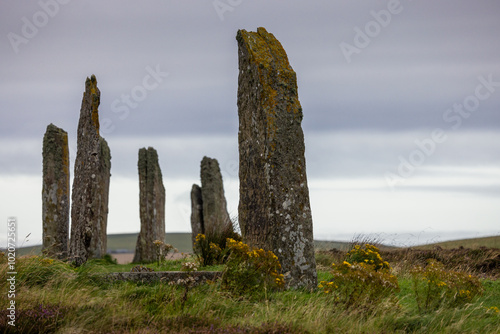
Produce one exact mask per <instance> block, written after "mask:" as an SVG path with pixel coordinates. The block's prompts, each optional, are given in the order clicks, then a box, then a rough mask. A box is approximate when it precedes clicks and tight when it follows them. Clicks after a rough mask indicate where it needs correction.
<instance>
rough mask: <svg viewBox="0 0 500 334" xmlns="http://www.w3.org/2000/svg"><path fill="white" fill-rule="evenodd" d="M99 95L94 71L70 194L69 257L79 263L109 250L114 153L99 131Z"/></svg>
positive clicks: (87, 88) (84, 104) (87, 84)
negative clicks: (110, 183)
mask: <svg viewBox="0 0 500 334" xmlns="http://www.w3.org/2000/svg"><path fill="white" fill-rule="evenodd" d="M100 96H101V92H100V91H99V89H98V88H97V80H96V78H95V76H94V75H92V77H91V78H90V79H89V78H87V80H86V81H85V92H84V93H83V99H82V107H81V110H80V120H79V122H78V136H77V153H76V160H75V177H74V180H73V192H72V194H71V199H72V204H71V241H70V259H71V260H72V261H73V262H74V263H75V264H76V265H81V264H83V263H84V262H86V261H87V260H88V259H90V258H99V257H101V256H103V255H104V254H106V224H107V212H108V208H107V206H108V205H107V203H108V193H109V178H110V175H111V174H110V167H111V155H110V152H109V147H108V145H107V143H106V141H105V140H104V139H103V138H102V137H101V136H100V135H99V111H98V107H99V103H100Z"/></svg>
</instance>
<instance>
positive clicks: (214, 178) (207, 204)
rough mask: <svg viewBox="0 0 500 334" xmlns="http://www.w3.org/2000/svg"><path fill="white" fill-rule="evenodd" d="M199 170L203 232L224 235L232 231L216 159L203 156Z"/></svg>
mask: <svg viewBox="0 0 500 334" xmlns="http://www.w3.org/2000/svg"><path fill="white" fill-rule="evenodd" d="M200 170H201V171H200V176H201V196H202V202H203V210H202V211H203V228H204V231H205V234H207V235H218V234H219V235H220V234H224V235H225V234H226V231H228V232H232V231H233V224H232V222H231V219H230V218H229V214H228V212H227V203H226V197H225V196H224V185H223V183H222V174H221V172H220V168H219V162H218V161H217V160H216V159H212V158H208V157H203V159H202V160H201V168H200Z"/></svg>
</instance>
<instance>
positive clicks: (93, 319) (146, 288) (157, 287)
mask: <svg viewBox="0 0 500 334" xmlns="http://www.w3.org/2000/svg"><path fill="white" fill-rule="evenodd" d="M478 240H479V239H478ZM477 242H478V241H477V240H476V243H477ZM464 244H465V242H464ZM443 246H444V245H443ZM443 246H439V247H436V246H435V247H432V248H430V249H414V248H413V249H410V248H408V249H397V248H394V249H385V248H384V247H381V249H384V250H383V251H382V250H381V251H380V255H381V257H382V258H383V260H384V261H387V262H388V263H389V264H390V267H391V275H394V276H395V277H397V282H398V284H399V291H397V292H395V293H393V294H390V295H387V296H386V297H383V298H382V299H381V300H378V301H376V302H362V303H358V304H356V303H354V304H353V305H346V304H345V303H342V302H340V301H339V300H338V298H339V296H340V295H337V297H335V296H334V295H333V294H328V293H325V291H326V290H324V289H321V288H319V289H316V290H314V291H305V290H288V291H275V292H271V291H269V292H267V293H265V294H262V295H258V296H257V295H242V296H235V295H234V294H232V293H230V292H228V291H225V290H223V289H221V283H220V281H215V282H208V284H200V285H197V286H192V287H189V288H188V289H186V288H185V286H183V285H176V284H173V285H172V284H168V283H167V282H159V283H150V284H143V283H132V282H118V281H116V282H114V281H108V280H105V279H102V277H103V276H102V274H103V273H107V272H120V271H122V272H123V271H124V272H128V271H130V269H131V268H132V267H133V266H134V265H133V264H127V265H118V264H115V263H114V262H113V260H112V259H111V258H110V257H109V256H108V257H106V258H105V259H102V260H91V261H89V262H88V263H86V264H85V265H83V266H81V267H79V268H73V267H71V266H70V265H69V264H67V263H64V262H60V261H57V260H52V259H48V258H44V257H41V256H37V255H27V256H22V257H20V258H18V259H17V270H18V275H17V282H16V305H17V311H18V313H17V315H16V316H17V317H16V327H15V329H14V328H13V327H11V326H7V324H6V319H7V318H6V315H7V313H6V310H7V304H6V302H7V300H6V299H2V301H1V310H2V311H1V313H2V314H1V317H0V332H8V333H35V332H38V333H500V312H499V308H500V280H498V278H499V277H500V249H498V248H487V247H481V245H480V244H477V245H476V246H477V247H474V248H465V247H461V248H453V249H445V247H443ZM346 255H347V251H346V250H337V249H332V250H321V251H317V252H316V260H317V267H318V282H320V281H328V280H330V279H331V277H332V274H331V263H337V264H339V263H342V261H344V260H345V259H346ZM430 259H434V260H437V261H439V262H440V263H442V264H443V266H444V267H443V268H442V271H443V272H450V273H451V272H463V273H467V275H471V276H469V277H477V278H478V281H479V282H480V285H481V287H482V289H483V292H482V293H481V294H479V295H478V296H477V297H475V298H473V299H471V300H470V301H467V302H465V303H462V304H457V305H451V304H450V305H447V304H442V305H438V306H437V307H435V308H432V309H422V308H419V306H418V304H417V301H416V296H415V290H414V285H413V284H414V281H413V280H412V269H413V268H414V267H415V266H416V265H420V266H422V267H424V266H425V265H426V263H428V261H429V260H430ZM194 260H195V259H194V258H192V257H190V255H186V254H185V255H184V256H183V257H182V256H181V258H178V259H175V260H168V261H165V262H164V263H162V264H161V265H158V264H157V263H150V264H144V266H147V267H149V268H152V269H153V270H155V271H177V270H180V269H181V267H182V266H183V264H184V263H186V262H193V261H194ZM199 270H206V271H222V270H224V266H223V265H219V266H212V267H208V268H203V267H202V268H199ZM7 271H8V269H7V263H6V260H5V258H2V259H1V264H0V273H1V277H2V280H1V283H0V285H1V289H2V291H7V289H8V287H7V281H6V279H5V277H6V274H7ZM186 291H187V294H186ZM443 296H444V295H443ZM430 298H431V299H436V300H439V296H430Z"/></svg>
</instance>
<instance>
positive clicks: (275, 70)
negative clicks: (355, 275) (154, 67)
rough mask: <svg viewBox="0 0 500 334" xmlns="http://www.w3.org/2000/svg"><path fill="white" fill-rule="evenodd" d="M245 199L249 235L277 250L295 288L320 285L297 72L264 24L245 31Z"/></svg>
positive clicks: (241, 36)
mask: <svg viewBox="0 0 500 334" xmlns="http://www.w3.org/2000/svg"><path fill="white" fill-rule="evenodd" d="M236 39H237V42H238V58H239V60H238V61H239V77H238V116H239V134H238V142H239V155H240V169H239V177H240V203H239V208H238V219H239V223H240V227H241V231H242V234H243V238H244V240H245V241H246V242H247V243H249V244H251V245H253V246H257V247H262V248H264V249H268V250H272V251H273V252H274V253H275V254H276V255H277V256H278V258H279V260H280V262H281V264H282V267H283V272H284V273H286V275H285V279H286V280H287V284H288V285H289V286H291V287H301V286H304V287H308V288H314V287H316V284H317V274H316V262H315V259H314V245H313V229H312V216H311V208H310V204H309V190H308V186H307V177H306V162H305V156H304V152H305V146H304V135H303V132H302V127H301V122H302V117H303V114H302V108H301V106H300V102H299V100H298V93H297V78H296V74H295V72H294V71H293V69H292V67H291V66H290V64H289V62H288V57H287V55H286V53H285V50H284V49H283V47H282V45H281V44H280V42H279V41H278V40H277V39H276V38H275V37H274V36H273V35H272V34H270V33H268V32H267V31H266V30H265V29H264V28H258V29H257V32H247V31H245V30H239V31H238V34H237V36H236Z"/></svg>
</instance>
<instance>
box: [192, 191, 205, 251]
mask: <svg viewBox="0 0 500 334" xmlns="http://www.w3.org/2000/svg"><path fill="white" fill-rule="evenodd" d="M191 231H192V233H191V239H192V243H193V249H194V244H195V241H196V240H195V239H196V236H197V235H198V234H205V229H204V227H203V199H202V197H201V188H200V186H199V185H197V184H193V187H192V188H191Z"/></svg>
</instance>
